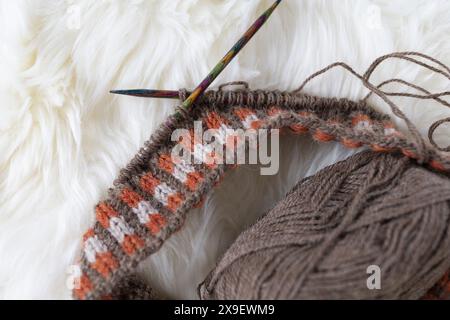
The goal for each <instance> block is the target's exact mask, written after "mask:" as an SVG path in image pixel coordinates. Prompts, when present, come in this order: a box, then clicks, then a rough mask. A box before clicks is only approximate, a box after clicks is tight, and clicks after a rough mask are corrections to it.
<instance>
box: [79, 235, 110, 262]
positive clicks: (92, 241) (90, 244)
mask: <svg viewBox="0 0 450 320" xmlns="http://www.w3.org/2000/svg"><path fill="white" fill-rule="evenodd" d="M107 250H108V249H107V248H106V246H105V245H104V244H103V243H102V242H101V241H100V240H99V239H98V237H97V235H95V236H93V237H89V238H88V239H87V240H86V241H85V243H84V254H85V256H86V259H87V260H88V261H89V262H90V263H94V262H95V260H96V255H97V253H104V252H106V251H107Z"/></svg>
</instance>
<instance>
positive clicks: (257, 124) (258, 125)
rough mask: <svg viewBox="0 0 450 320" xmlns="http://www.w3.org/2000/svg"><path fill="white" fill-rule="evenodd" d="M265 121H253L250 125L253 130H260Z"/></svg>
mask: <svg viewBox="0 0 450 320" xmlns="http://www.w3.org/2000/svg"><path fill="white" fill-rule="evenodd" d="M263 123H264V122H263V121H262V120H255V121H252V123H251V124H250V127H251V128H252V129H255V130H256V129H259V128H261V126H262V125H263Z"/></svg>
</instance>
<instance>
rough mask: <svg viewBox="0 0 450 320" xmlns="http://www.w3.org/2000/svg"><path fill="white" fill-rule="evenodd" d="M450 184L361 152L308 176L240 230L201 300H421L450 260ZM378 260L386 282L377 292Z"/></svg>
mask: <svg viewBox="0 0 450 320" xmlns="http://www.w3.org/2000/svg"><path fill="white" fill-rule="evenodd" d="M449 201H450V181H449V179H448V178H447V177H446V176H443V175H440V174H437V173H434V172H431V171H429V170H427V169H425V168H423V167H420V166H418V165H416V164H414V163H413V162H412V161H410V160H408V159H407V158H404V157H401V156H397V155H392V154H376V153H373V152H363V153H360V154H357V155H355V156H352V157H350V158H349V159H347V160H345V161H342V162H340V163H337V164H335V165H332V166H330V167H327V168H325V169H323V170H322V171H320V172H319V173H317V174H316V175H314V176H312V177H310V178H307V179H304V180H303V181H301V182H300V183H299V184H298V185H297V186H296V187H294V189H293V190H292V191H291V192H290V193H289V194H288V195H287V196H286V197H285V198H284V199H283V200H282V201H281V202H280V203H278V204H277V205H276V206H275V207H274V208H273V209H272V210H271V211H270V212H269V213H268V214H267V215H265V216H264V217H263V218H261V219H260V220H259V221H258V222H257V223H256V224H254V225H253V226H252V227H250V228H249V229H248V230H246V231H245V232H244V233H242V234H241V235H240V236H239V237H238V239H237V240H236V241H235V243H234V244H233V245H232V246H231V247H230V248H229V250H228V251H227V252H226V253H225V254H224V256H223V257H222V259H221V261H220V262H219V263H218V265H217V266H216V268H215V269H214V270H213V271H212V272H211V273H210V274H209V275H208V277H207V278H206V280H205V281H204V282H203V283H202V284H201V285H200V287H199V294H200V297H201V298H202V299H380V298H381V299H399V298H403V299H417V298H420V297H422V296H423V295H424V294H425V293H426V291H427V290H428V289H429V288H431V287H432V286H433V284H435V283H436V282H437V281H438V280H439V278H440V277H441V276H442V274H444V273H445V271H446V270H447V269H448V268H449V267H450V254H449V252H450V208H449ZM370 265H375V266H379V267H380V270H381V278H380V279H381V282H380V284H381V288H380V289H373V290H369V289H368V287H367V279H368V277H369V276H370V275H371V274H368V273H367V268H368V266H370Z"/></svg>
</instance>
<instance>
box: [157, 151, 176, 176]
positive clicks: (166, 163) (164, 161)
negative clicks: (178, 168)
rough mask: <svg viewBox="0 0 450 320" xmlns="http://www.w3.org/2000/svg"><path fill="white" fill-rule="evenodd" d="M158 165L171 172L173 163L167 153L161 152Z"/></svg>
mask: <svg viewBox="0 0 450 320" xmlns="http://www.w3.org/2000/svg"><path fill="white" fill-rule="evenodd" d="M158 166H159V167H160V168H161V169H162V170H164V171H166V172H168V173H173V169H174V164H173V162H172V158H171V157H170V156H169V155H168V154H162V155H161V156H160V157H159V161H158Z"/></svg>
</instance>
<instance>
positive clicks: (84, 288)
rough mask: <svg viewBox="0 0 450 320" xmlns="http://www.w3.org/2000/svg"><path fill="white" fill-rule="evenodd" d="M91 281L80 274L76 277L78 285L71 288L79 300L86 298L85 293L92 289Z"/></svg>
mask: <svg viewBox="0 0 450 320" xmlns="http://www.w3.org/2000/svg"><path fill="white" fill-rule="evenodd" d="M92 287H93V286H92V282H91V280H89V278H88V277H87V276H86V275H85V274H82V275H81V277H80V279H78V286H77V288H75V289H74V290H73V292H74V294H75V296H76V297H77V299H79V300H84V299H86V295H87V294H88V293H89V292H90V291H91V290H92Z"/></svg>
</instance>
